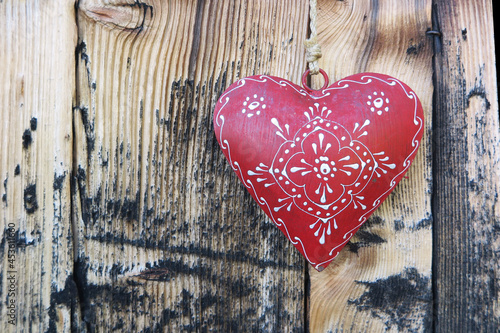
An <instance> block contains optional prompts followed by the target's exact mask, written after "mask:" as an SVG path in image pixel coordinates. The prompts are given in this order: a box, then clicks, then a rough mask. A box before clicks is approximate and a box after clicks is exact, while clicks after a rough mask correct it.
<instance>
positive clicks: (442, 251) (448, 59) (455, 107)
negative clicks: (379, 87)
mask: <svg viewBox="0 0 500 333" xmlns="http://www.w3.org/2000/svg"><path fill="white" fill-rule="evenodd" d="M434 10H435V22H434V29H436V30H439V31H440V32H441V36H440V37H436V38H435V57H434V68H435V71H436V72H435V87H436V101H435V107H436V109H435V128H434V137H433V141H434V142H435V143H436V145H435V188H434V199H433V207H434V217H435V225H434V233H435V236H434V240H435V243H436V244H435V248H436V251H435V253H434V261H435V262H434V270H433V273H434V276H435V290H436V300H435V302H436V303H435V304H436V305H435V308H436V320H435V331H436V332H497V331H498V328H499V327H500V308H499V296H500V295H499V290H500V285H499V277H498V274H499V269H500V260H499V256H498V253H499V251H500V236H499V233H498V230H500V229H499V226H500V205H499V203H498V194H499V184H500V151H499V147H500V128H499V119H498V117H499V115H498V95H497V94H498V90H497V78H496V75H495V74H496V71H495V51H494V38H493V11H492V2H491V1H488V0H484V1H473V2H470V1H462V0H458V1H454V2H449V1H434Z"/></svg>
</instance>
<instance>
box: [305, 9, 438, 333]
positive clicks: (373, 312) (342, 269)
mask: <svg viewBox="0 0 500 333" xmlns="http://www.w3.org/2000/svg"><path fill="white" fill-rule="evenodd" d="M318 14H319V18H318V19H319V22H318V37H319V39H320V45H321V48H322V51H323V57H322V59H320V67H322V68H323V69H325V70H326V71H327V73H328V74H329V76H330V79H331V81H335V80H338V79H341V78H342V77H345V76H347V75H351V74H354V73H359V72H368V71H369V72H380V73H385V74H389V75H391V76H394V77H397V78H399V79H401V80H402V81H403V82H405V83H407V84H408V85H409V86H410V87H412V88H413V90H414V91H415V92H416V93H417V95H418V96H419V97H420V99H421V102H422V105H423V108H424V112H425V116H426V120H425V126H426V131H425V134H424V138H423V140H422V146H421V148H420V151H419V153H418V154H417V158H416V159H415V161H414V164H413V165H412V166H411V168H410V170H409V173H408V177H407V178H406V179H403V181H401V183H400V184H399V185H398V186H397V188H396V190H395V192H394V193H393V194H392V195H391V196H390V197H389V198H388V199H387V201H386V202H385V203H384V204H383V205H382V206H381V207H380V208H379V209H378V210H377V211H376V212H375V214H374V216H373V217H372V218H371V219H370V220H369V221H368V222H367V223H366V224H365V225H364V226H363V227H362V228H361V230H360V231H359V232H358V233H357V235H355V236H354V238H353V240H351V242H350V244H349V245H348V246H347V247H346V248H345V249H344V250H343V251H342V252H341V253H340V254H339V256H338V257H337V258H336V259H335V260H334V261H333V262H332V264H331V265H330V266H329V267H328V268H327V269H325V271H323V272H321V273H317V272H316V271H314V270H311V269H310V270H309V273H310V281H311V282H310V283H311V296H310V306H309V317H310V329H311V332H381V331H386V330H387V331H412V332H417V331H418V332H420V331H428V330H429V329H430V328H431V325H432V289H431V286H432V284H431V263H432V231H431V224H432V217H431V206H430V202H431V184H432V176H431V171H432V169H431V160H432V155H431V141H430V139H431V135H430V133H431V132H430V129H431V124H432V94H433V87H432V61H431V59H432V40H431V39H430V38H429V37H427V36H426V31H427V29H429V28H431V1H401V0H379V1H356V0H352V1H326V0H325V1H319V10H318ZM316 80H321V79H316V78H314V79H313V83H316V84H317V86H319V85H320V84H321V83H320V82H316Z"/></svg>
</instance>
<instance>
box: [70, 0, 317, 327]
mask: <svg viewBox="0 0 500 333" xmlns="http://www.w3.org/2000/svg"><path fill="white" fill-rule="evenodd" d="M79 5H80V7H79V10H78V26H79V38H80V40H79V46H78V54H77V59H78V65H77V67H78V70H77V73H78V74H77V75H78V78H77V91H78V104H77V107H75V109H74V117H75V140H76V144H75V149H76V152H75V153H76V159H75V161H76V167H75V169H76V174H75V183H76V188H77V190H76V192H75V196H74V203H75V205H74V211H75V219H76V220H77V221H76V225H77V239H78V240H79V243H78V249H77V253H78V258H77V259H78V260H77V265H76V267H77V273H76V274H77V279H78V283H79V287H80V288H81V291H82V295H83V300H82V302H83V304H82V307H83V320H84V323H85V325H86V326H87V327H88V328H89V329H90V330H91V331H92V330H98V331H108V330H111V329H119V330H121V331H124V332H128V331H144V332H153V331H155V332H156V331H159V330H161V329H164V330H165V331H170V332H180V331H200V330H201V331H206V330H209V329H210V330H215V331H220V332H229V331H236V332H245V331H267V332H275V331H303V330H304V317H305V314H304V307H303V306H304V302H305V299H304V297H305V294H304V272H305V270H304V269H305V266H304V265H305V263H304V260H303V259H302V257H301V256H300V255H299V253H298V252H297V251H295V249H294V248H293V246H291V245H290V244H289V243H288V241H287V240H286V239H285V237H284V236H283V235H282V234H281V233H280V232H279V230H278V229H277V228H275V227H274V226H273V225H272V224H271V223H269V221H268V219H267V218H266V217H265V215H264V214H263V213H262V212H260V210H259V209H258V208H257V205H256V204H255V203H254V202H253V201H252V199H251V197H250V195H249V194H248V193H246V190H245V189H244V187H243V186H242V185H239V184H238V180H237V178H236V176H235V175H234V173H233V171H232V170H231V169H230V167H229V166H228V164H227V163H226V161H225V159H224V157H223V155H222V153H221V151H220V149H219V147H218V144H217V142H216V139H215V136H214V133H213V130H212V128H213V127H212V121H211V120H212V109H213V105H214V103H215V101H216V99H217V98H218V96H219V94H220V93H221V92H222V91H223V90H224V89H225V88H226V87H227V86H228V85H229V84H230V83H231V82H233V81H234V80H236V79H237V78H239V77H243V76H247V75H252V74H254V73H272V74H274V75H279V76H283V77H285V78H289V79H291V80H294V81H296V82H298V81H299V79H300V75H301V74H302V71H303V70H304V68H305V63H304V49H303V47H302V44H301V43H302V41H303V40H304V39H305V37H306V36H305V35H306V31H307V21H308V18H307V14H308V8H307V3H304V2H300V1H290V2H288V1H287V2H286V3H278V2H270V1H208V0H207V1H203V0H199V1H197V2H196V1H180V0H178V1H173V0H172V1H152V2H147V3H138V2H134V1H128V2H126V1H122V2H117V1H115V2H113V4H108V3H107V2H106V3H104V2H99V1H80V3H79Z"/></svg>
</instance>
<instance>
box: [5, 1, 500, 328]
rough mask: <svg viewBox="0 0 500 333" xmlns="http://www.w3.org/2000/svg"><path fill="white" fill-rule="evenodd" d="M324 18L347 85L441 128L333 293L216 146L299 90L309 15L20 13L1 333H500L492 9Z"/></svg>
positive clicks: (8, 11) (472, 6)
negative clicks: (242, 85) (248, 94)
mask: <svg viewBox="0 0 500 333" xmlns="http://www.w3.org/2000/svg"><path fill="white" fill-rule="evenodd" d="M318 12H319V17H318V33H319V40H320V44H321V47H322V50H323V58H322V59H321V60H320V66H321V67H322V68H323V69H325V70H326V71H327V72H328V74H329V75H330V80H331V81H334V80H338V79H340V78H342V77H344V76H347V75H350V74H354V73H358V72H363V71H374V72H381V73H385V74H389V75H392V76H395V77H398V78H400V79H401V80H402V81H404V82H406V83H407V84H408V85H410V86H411V87H412V88H413V89H414V90H415V91H416V93H417V94H418V95H419V96H420V99H421V101H422V104H423V107H424V110H425V115H426V132H425V135H424V139H423V144H422V148H421V149H420V151H419V153H418V156H417V158H416V160H415V162H414V164H413V166H412V167H411V169H410V172H409V174H408V177H407V178H406V179H404V180H403V181H402V182H401V183H400V185H398V187H397V189H396V191H395V192H394V193H393V194H392V195H391V196H390V197H389V198H388V200H387V201H386V202H385V203H384V204H383V205H382V206H381V207H380V208H379V209H378V210H377V212H376V213H375V215H374V216H373V217H372V218H371V219H370V220H369V221H368V222H367V223H366V224H365V225H364V226H363V228H362V229H361V230H360V231H359V232H358V233H357V235H356V236H355V237H354V238H353V239H352V240H351V242H350V243H349V244H348V246H347V247H346V248H345V249H344V250H343V251H342V252H341V254H340V255H339V256H338V257H337V258H336V259H335V261H334V262H333V263H332V264H331V265H330V266H329V267H328V268H327V269H326V270H325V271H323V272H321V273H318V272H316V271H315V270H314V269H312V268H311V267H308V265H307V264H306V262H305V260H304V259H303V258H302V257H301V256H300V254H299V253H298V252H297V251H296V250H295V249H294V248H293V246H291V245H290V244H289V243H288V241H287V240H286V239H285V237H284V236H283V235H282V234H281V232H280V231H279V230H278V229H277V228H275V227H274V226H273V225H272V224H271V223H270V221H269V220H268V219H267V218H266V216H265V215H264V214H263V213H262V212H261V211H260V210H259V209H258V206H257V205H256V204H255V203H254V202H253V201H252V199H251V197H250V195H249V194H248V193H246V191H245V189H244V187H243V186H242V185H240V184H239V183H238V179H237V177H236V176H235V174H233V172H232V170H231V169H230V167H229V166H228V165H227V163H226V161H225V159H224V157H223V155H222V153H221V151H220V149H219V147H218V144H217V142H216V139H215V136H214V133H213V130H212V112H213V105H214V103H215V101H216V100H217V98H218V96H219V95H220V94H221V92H222V91H224V89H225V88H226V87H227V86H229V84H230V83H232V82H234V81H235V80H237V79H238V78H241V77H244V76H248V75H253V74H261V73H262V74H272V75H276V76H281V77H284V78H287V79H289V80H291V81H294V82H297V83H298V82H299V80H300V77H301V75H302V73H303V71H304V70H305V68H306V63H305V50H304V47H303V44H302V43H303V41H304V39H305V38H307V36H308V20H309V3H308V2H307V1H306V0H304V1H299V0H294V1H271V0H267V1H266V0H258V1H245V0H235V1H230V0H226V1H213V0H212V1H210V0H198V1H194V0H193V1H186V0H168V1H167V0H147V1H145V2H139V1H135V0H106V1H105V0H102V1H100V0H80V1H77V2H75V1H74V0H72V1H71V0H67V1H62V0H61V1H46V0H45V1H36V0H26V1H18V0H0V82H1V83H0V116H1V125H0V137H1V141H0V154H1V161H0V179H1V180H2V184H0V187H1V188H0V195H1V196H2V200H1V202H0V207H1V208H0V232H1V234H0V236H1V237H0V264H1V267H2V269H1V271H0V314H1V315H0V318H1V322H0V332H16V331H19V332H21V331H26V332H31V331H33V332H55V331H57V332H59V331H61V332H66V331H75V332H80V331H81V332H85V331H87V332H108V331H119V332H161V331H165V332H198V331H200V332H206V331H216V332H308V331H310V332H385V331H391V332H397V331H405V332H431V331H433V332H434V331H435V332H498V331H499V329H500V328H499V327H500V304H499V300H500V298H499V297H500V295H499V293H500V281H499V279H500V257H499V251H500V233H499V231H500V204H499V203H498V194H499V183H500V182H499V180H500V164H499V163H500V145H499V144H500V127H499V113H498V97H497V81H496V80H497V79H496V69H495V53H494V36H493V14H492V2H491V0H477V1H468V0H420V1H412V0H319V1H318ZM317 80H318V79H317V78H313V80H312V81H313V82H312V84H313V85H314V86H319V85H320V84H321V82H319V81H317Z"/></svg>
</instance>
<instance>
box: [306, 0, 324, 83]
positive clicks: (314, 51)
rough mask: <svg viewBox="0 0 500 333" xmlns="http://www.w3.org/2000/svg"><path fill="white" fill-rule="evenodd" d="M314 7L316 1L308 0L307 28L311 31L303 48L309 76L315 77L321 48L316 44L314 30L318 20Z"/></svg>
mask: <svg viewBox="0 0 500 333" xmlns="http://www.w3.org/2000/svg"><path fill="white" fill-rule="evenodd" d="M316 6H317V1H316V0H309V17H310V23H309V27H310V29H311V34H310V35H309V39H306V40H305V41H304V46H305V47H306V61H307V62H308V63H309V71H310V74H311V75H316V74H318V73H319V64H318V60H319V59H320V58H321V55H322V54H321V47H320V46H319V44H318V32H317V30H316V26H317V19H318V12H317V9H316Z"/></svg>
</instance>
